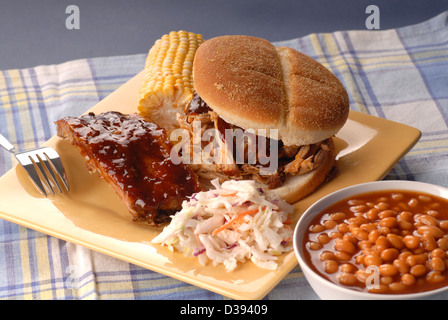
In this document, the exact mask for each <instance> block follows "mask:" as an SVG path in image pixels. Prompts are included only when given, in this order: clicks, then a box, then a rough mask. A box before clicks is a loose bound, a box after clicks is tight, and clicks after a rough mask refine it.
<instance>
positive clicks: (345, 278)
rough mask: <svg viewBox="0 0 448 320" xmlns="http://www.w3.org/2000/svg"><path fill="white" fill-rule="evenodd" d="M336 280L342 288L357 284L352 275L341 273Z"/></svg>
mask: <svg viewBox="0 0 448 320" xmlns="http://www.w3.org/2000/svg"><path fill="white" fill-rule="evenodd" d="M338 280H339V283H340V284H342V285H343V286H353V285H355V284H356V283H357V282H358V279H356V276H355V275H354V274H352V273H345V272H341V273H340V274H339V275H338Z"/></svg>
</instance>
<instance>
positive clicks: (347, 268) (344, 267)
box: [339, 263, 358, 273]
mask: <svg viewBox="0 0 448 320" xmlns="http://www.w3.org/2000/svg"><path fill="white" fill-rule="evenodd" d="M339 270H340V271H341V272H345V273H355V272H356V271H357V270H358V268H357V267H355V266H354V265H352V264H350V263H344V264H341V266H340V267H339Z"/></svg>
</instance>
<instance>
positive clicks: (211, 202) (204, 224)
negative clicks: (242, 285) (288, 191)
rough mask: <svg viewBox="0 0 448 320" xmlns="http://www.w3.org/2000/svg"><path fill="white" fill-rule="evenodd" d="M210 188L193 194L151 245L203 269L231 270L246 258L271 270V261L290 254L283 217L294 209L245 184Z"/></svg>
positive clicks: (289, 236) (286, 221) (287, 224)
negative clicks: (194, 260) (210, 264)
mask: <svg viewBox="0 0 448 320" xmlns="http://www.w3.org/2000/svg"><path fill="white" fill-rule="evenodd" d="M212 184H213V186H214V188H215V189H211V190H209V191H203V192H199V193H195V194H193V195H192V196H191V197H190V198H189V200H186V201H184V202H183V204H182V209H181V211H179V212H177V213H176V214H175V215H174V216H172V220H171V222H170V224H169V225H168V226H166V227H165V228H164V229H163V231H162V232H161V233H160V234H159V235H157V236H156V237H155V238H154V239H153V240H152V242H153V243H159V244H162V245H166V246H168V248H169V249H170V250H171V251H174V250H175V249H176V250H178V251H180V252H183V253H184V255H185V256H187V257H191V256H193V257H197V258H198V259H199V263H200V264H202V265H206V264H207V262H208V261H209V260H211V261H212V262H213V264H214V265H219V264H223V265H224V266H225V268H226V270H227V271H233V270H235V268H236V267H237V265H238V262H245V261H247V260H251V261H252V262H253V263H254V264H255V265H257V266H258V267H261V268H265V269H269V270H276V269H277V268H278V264H277V263H276V261H275V260H277V259H278V256H279V255H281V254H282V253H284V252H288V251H291V250H292V236H293V230H292V228H291V227H290V224H291V220H290V218H289V215H290V214H292V213H293V211H294V207H293V206H292V205H290V204H288V203H286V202H285V201H283V200H281V199H280V198H278V197H277V196H276V195H274V193H272V191H270V190H265V189H263V188H261V187H260V185H259V184H258V183H256V182H255V181H251V180H238V181H236V180H229V181H225V182H223V183H222V184H219V181H218V179H215V180H213V181H212Z"/></svg>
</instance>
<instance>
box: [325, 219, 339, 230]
mask: <svg viewBox="0 0 448 320" xmlns="http://www.w3.org/2000/svg"><path fill="white" fill-rule="evenodd" d="M337 224H338V223H337V222H336V221H333V220H325V221H324V222H323V223H322V225H323V226H324V228H325V229H333V228H334V227H336V226H337Z"/></svg>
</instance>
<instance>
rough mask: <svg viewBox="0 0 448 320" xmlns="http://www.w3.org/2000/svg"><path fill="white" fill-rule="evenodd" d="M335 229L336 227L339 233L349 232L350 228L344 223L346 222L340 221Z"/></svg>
mask: <svg viewBox="0 0 448 320" xmlns="http://www.w3.org/2000/svg"><path fill="white" fill-rule="evenodd" d="M337 229H338V231H339V232H341V233H347V232H350V228H349V227H348V224H346V223H340V224H338V226H337Z"/></svg>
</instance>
